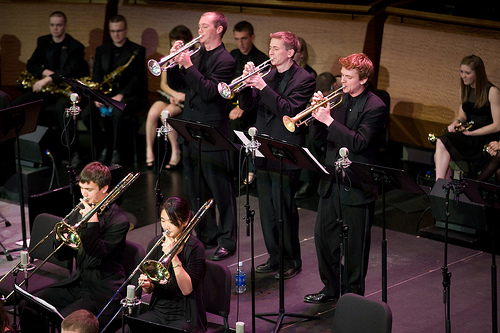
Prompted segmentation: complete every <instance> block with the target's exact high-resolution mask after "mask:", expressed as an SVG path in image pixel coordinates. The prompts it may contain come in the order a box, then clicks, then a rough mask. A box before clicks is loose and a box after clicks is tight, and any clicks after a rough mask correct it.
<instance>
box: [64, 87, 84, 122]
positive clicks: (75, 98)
mask: <svg viewBox="0 0 500 333" xmlns="http://www.w3.org/2000/svg"><path fill="white" fill-rule="evenodd" d="M69 99H70V100H71V103H73V105H71V106H70V107H69V108H67V109H66V117H69V116H73V117H76V116H78V115H79V114H80V112H82V109H81V108H80V107H79V106H78V105H76V104H77V103H78V102H79V101H80V96H79V95H78V94H77V93H71V94H70V95H69Z"/></svg>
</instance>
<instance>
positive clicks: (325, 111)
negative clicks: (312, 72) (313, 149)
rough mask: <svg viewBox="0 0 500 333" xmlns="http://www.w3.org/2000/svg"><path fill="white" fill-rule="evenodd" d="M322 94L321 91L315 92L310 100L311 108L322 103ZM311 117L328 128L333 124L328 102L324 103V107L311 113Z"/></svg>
mask: <svg viewBox="0 0 500 333" xmlns="http://www.w3.org/2000/svg"><path fill="white" fill-rule="evenodd" d="M323 99H324V97H323V93H322V92H321V91H317V92H315V93H314V95H313V98H312V103H311V106H314V105H316V104H318V103H321V102H322V101H323ZM311 115H312V117H313V118H314V119H316V120H318V121H320V122H322V123H323V124H325V125H326V126H330V124H331V123H333V117H332V116H331V115H330V102H328V103H326V104H325V105H324V106H320V107H318V108H317V109H316V110H314V111H313V112H312V114H311Z"/></svg>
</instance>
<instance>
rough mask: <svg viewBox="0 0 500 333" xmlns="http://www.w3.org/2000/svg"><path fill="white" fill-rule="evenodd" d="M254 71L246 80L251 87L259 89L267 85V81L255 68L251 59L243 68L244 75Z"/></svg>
mask: <svg viewBox="0 0 500 333" xmlns="http://www.w3.org/2000/svg"><path fill="white" fill-rule="evenodd" d="M253 72H255V74H254V75H252V76H250V77H249V78H248V79H246V80H245V82H246V84H247V85H248V86H249V87H252V88H256V89H259V90H262V89H264V88H265V87H266V86H267V83H266V82H265V81H264V79H263V78H262V76H261V75H260V73H259V72H258V71H256V70H255V65H254V63H253V62H251V61H249V62H247V63H246V64H245V68H244V69H243V76H246V75H248V74H250V73H253Z"/></svg>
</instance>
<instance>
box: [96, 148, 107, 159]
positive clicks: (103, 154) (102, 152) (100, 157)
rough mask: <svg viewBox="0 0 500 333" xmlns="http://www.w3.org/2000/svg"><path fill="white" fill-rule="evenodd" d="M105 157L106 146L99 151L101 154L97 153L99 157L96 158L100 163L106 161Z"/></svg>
mask: <svg viewBox="0 0 500 333" xmlns="http://www.w3.org/2000/svg"><path fill="white" fill-rule="evenodd" d="M107 159H108V148H104V149H103V150H102V151H101V154H100V155H99V158H98V159H97V160H98V161H99V162H101V163H106V160H107Z"/></svg>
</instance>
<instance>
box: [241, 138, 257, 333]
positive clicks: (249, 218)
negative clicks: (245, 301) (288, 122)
mask: <svg viewBox="0 0 500 333" xmlns="http://www.w3.org/2000/svg"><path fill="white" fill-rule="evenodd" d="M255 132H256V131H255ZM255 132H254V133H255ZM244 147H245V149H246V150H245V152H246V154H247V158H248V157H250V156H251V157H252V162H251V163H252V164H253V165H255V151H256V150H258V149H259V147H260V142H258V141H255V134H254V135H253V136H252V141H250V142H249V143H248V144H246V145H245V146H244ZM245 165H246V173H245V177H246V179H248V172H249V171H250V170H249V166H250V159H247V162H246V164H245ZM246 185H247V186H246V204H245V221H246V223H247V236H250V257H251V258H252V260H251V262H252V267H251V269H250V284H251V288H252V333H255V259H254V257H255V256H254V253H255V248H254V217H255V211H254V210H252V209H250V182H249V180H247V184H246Z"/></svg>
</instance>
